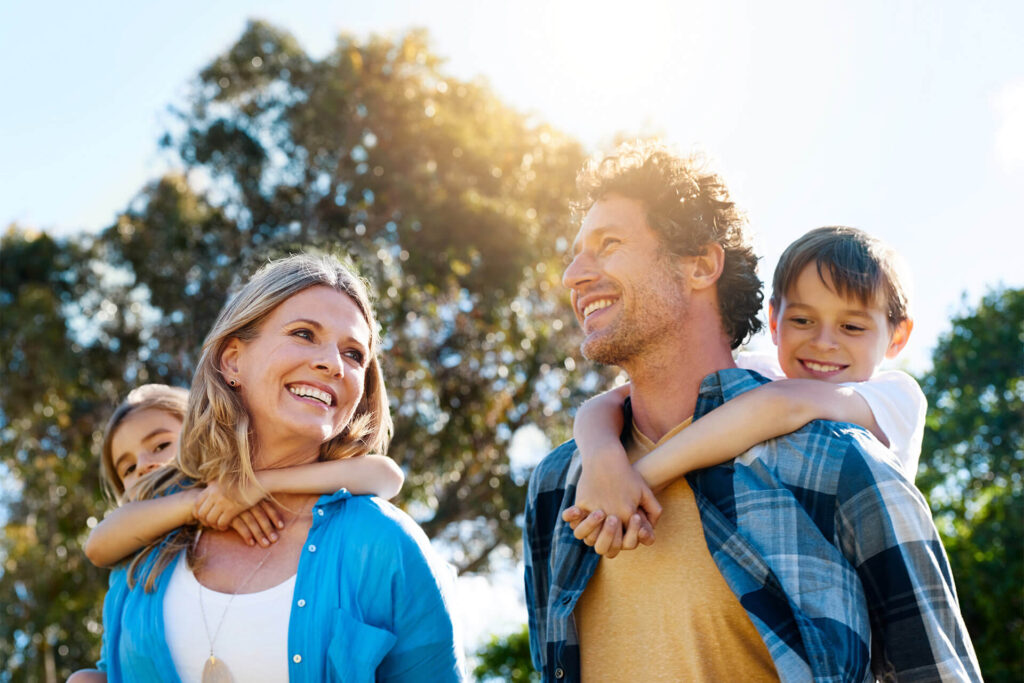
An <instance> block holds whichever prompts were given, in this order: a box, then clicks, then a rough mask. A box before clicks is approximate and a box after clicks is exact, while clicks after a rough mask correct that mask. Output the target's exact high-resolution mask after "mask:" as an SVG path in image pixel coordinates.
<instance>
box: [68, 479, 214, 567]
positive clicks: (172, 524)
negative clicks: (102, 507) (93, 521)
mask: <svg viewBox="0 0 1024 683" xmlns="http://www.w3.org/2000/svg"><path fill="white" fill-rule="evenodd" d="M199 493H200V491H199V489H185V490H184V491H178V492H177V493H172V494H170V495H167V496H160V497H159V498H153V499H150V500H140V501H135V502H132V503H126V504H124V505H122V506H121V507H119V508H117V509H116V510H114V511H113V512H111V513H110V514H109V515H107V516H106V517H105V518H104V519H103V521H102V522H100V523H99V524H98V525H96V528H95V529H93V530H92V532H91V533H90V534H89V539H88V540H87V541H86V542H85V554H86V556H87V557H88V558H89V560H90V561H91V562H92V563H93V564H95V565H96V566H98V567H110V566H113V565H115V564H117V563H118V562H120V561H121V560H123V559H124V558H126V557H128V556H129V555H131V554H132V553H134V552H135V551H136V550H139V549H140V548H144V547H146V546H147V545H149V544H150V543H152V542H153V541H155V540H156V539H158V538H160V537H161V536H163V535H164V534H166V533H167V532H169V531H171V530H173V529H177V528H178V527H179V526H182V525H184V524H188V523H189V522H192V521H193V520H194V519H195V518H194V517H193V515H192V506H193V505H194V503H195V501H196V498H197V496H198V495H199Z"/></svg>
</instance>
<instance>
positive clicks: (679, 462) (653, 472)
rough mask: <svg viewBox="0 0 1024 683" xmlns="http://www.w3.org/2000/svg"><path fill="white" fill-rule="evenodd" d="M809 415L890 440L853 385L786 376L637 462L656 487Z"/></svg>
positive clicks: (785, 431) (796, 425)
mask: <svg viewBox="0 0 1024 683" xmlns="http://www.w3.org/2000/svg"><path fill="white" fill-rule="evenodd" d="M811 420H834V421H837V422H850V423H853V424H857V425H860V426H862V427H864V428H865V429H867V430H869V431H870V432H871V433H872V434H874V435H875V436H876V437H877V438H878V439H879V440H880V441H881V442H882V443H884V444H886V445H888V441H887V440H886V438H885V434H884V433H882V430H881V429H880V428H879V427H878V424H877V423H876V422H875V418H874V415H873V414H872V412H871V408H870V406H868V403H867V401H865V400H864V399H863V397H861V396H860V395H858V394H857V392H856V391H854V390H853V389H852V388H851V387H849V386H843V385H839V384H831V383H829V382H823V381H819V380H811V379H782V380H778V381H775V382H770V383H768V384H764V385H762V386H760V387H758V388H756V389H752V390H751V391H748V392H746V393H744V394H741V395H739V396H737V397H736V398H734V399H732V400H731V401H728V402H727V403H725V404H723V405H721V406H719V407H718V408H715V409H714V410H712V411H711V412H709V413H708V414H706V415H704V416H703V417H702V418H701V419H699V420H696V421H694V422H693V424H691V425H690V426H689V427H687V428H686V429H684V430H683V431H681V432H680V433H678V434H676V435H675V436H673V437H672V438H671V439H669V440H668V441H666V442H665V443H663V444H661V445H660V446H658V447H657V448H655V449H654V450H653V451H651V452H650V453H648V454H647V455H646V456H644V457H643V458H641V459H640V460H638V461H637V462H636V463H635V464H634V467H635V468H636V470H637V471H638V472H639V473H640V475H641V476H642V477H643V478H644V480H645V481H646V482H647V483H648V484H649V485H650V486H651V488H653V489H654V490H656V491H657V490H659V489H660V488H662V487H664V486H665V485H667V484H669V483H671V482H672V481H674V480H676V479H678V478H679V477H681V476H682V475H684V474H686V473H688V472H691V471H693V470H697V469H701V468H704V467H710V466H712V465H719V464H721V463H723V462H726V461H728V460H731V459H732V458H735V457H736V456H737V455H739V454H740V453H743V452H744V451H746V450H749V449H750V448H752V447H753V446H754V445H755V444H759V443H761V442H762V441H767V440H769V439H774V438H775V437H778V436H782V435H783V434H788V433H790V432H792V431H796V430H797V429H800V428H801V427H803V426H804V425H805V424H807V423H808V422H810V421H811Z"/></svg>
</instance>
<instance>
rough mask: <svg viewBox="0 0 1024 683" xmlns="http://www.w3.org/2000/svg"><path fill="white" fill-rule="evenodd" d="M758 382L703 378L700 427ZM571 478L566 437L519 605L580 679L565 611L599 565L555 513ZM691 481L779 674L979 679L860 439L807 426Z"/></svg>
mask: <svg viewBox="0 0 1024 683" xmlns="http://www.w3.org/2000/svg"><path fill="white" fill-rule="evenodd" d="M765 381H767V380H764V379H763V378H761V377H760V375H757V374H754V373H752V372H749V371H746V370H739V369H728V370H722V371H720V372H717V373H714V374H712V375H709V376H708V377H706V378H704V381H703V383H702V384H701V388H700V396H699V398H698V401H697V407H696V410H695V411H694V418H695V419H697V418H699V417H700V416H702V415H704V414H705V413H707V412H708V411H710V410H712V409H714V408H715V407H717V406H719V405H721V404H722V403H723V402H724V401H728V400H730V399H731V398H734V397H735V396H738V395H739V394H741V393H743V392H745V391H749V390H750V389H753V388H755V387H757V386H759V385H760V384H761V383H763V382H765ZM626 417H627V421H626V423H627V425H628V424H629V423H630V419H629V418H630V416H629V413H628V409H627V415H626ZM579 476H580V460H579V455H578V452H577V451H576V446H575V444H574V443H573V442H572V441H569V442H567V443H565V444H562V445H561V446H559V447H558V448H556V449H555V450H554V451H552V452H551V453H550V454H549V455H548V456H547V457H546V458H545V459H544V460H543V461H542V462H541V463H540V464H539V465H538V466H537V468H536V469H535V470H534V472H533V475H532V476H531V478H530V488H529V494H528V498H527V503H526V522H525V537H526V538H525V547H526V602H527V606H528V608H529V615H530V650H531V653H532V656H533V663H534V666H535V667H536V668H537V669H538V670H539V671H541V672H542V673H543V676H544V680H545V681H552V680H559V681H562V680H566V681H579V680H580V663H579V640H578V635H577V631H576V625H575V622H574V620H573V610H574V608H575V607H576V601H577V600H578V599H579V597H580V595H581V594H582V593H583V591H584V589H585V588H586V586H587V581H589V580H590V577H591V576H592V575H593V573H594V570H595V569H596V568H597V563H598V560H599V556H598V555H597V554H596V553H595V552H594V551H593V549H592V548H589V547H587V546H586V545H584V544H583V543H582V542H580V541H577V540H576V539H575V538H574V537H573V535H572V530H571V529H570V528H569V525H568V524H565V523H564V522H562V519H561V513H562V511H563V510H564V509H565V508H567V507H569V506H570V505H572V503H573V500H574V499H575V496H576V482H578V481H579ZM687 479H688V480H689V482H690V486H691V487H692V488H693V493H694V497H695V498H696V501H697V507H698V509H699V511H700V516H701V522H702V523H703V526H704V536H705V539H706V541H707V544H708V549H709V550H710V551H711V556H712V558H714V560H715V563H716V564H717V566H718V569H719V571H721V573H722V576H723V577H724V578H725V581H726V583H728V585H729V587H730V588H731V589H732V590H733V592H734V593H735V594H736V596H737V597H738V598H739V600H740V604H741V605H742V606H743V608H744V609H745V610H746V612H747V614H748V615H749V616H750V619H751V621H752V622H753V623H754V626H755V627H756V628H757V630H758V632H759V633H760V634H761V637H762V638H763V639H764V642H765V645H767V647H768V651H769V653H770V654H771V656H772V659H773V661H774V662H775V668H776V671H777V672H778V674H779V678H780V679H781V680H783V681H808V680H811V679H814V680H822V681H844V682H845V681H853V682H857V683H860V682H862V681H871V680H873V679H875V678H876V677H877V678H878V679H880V680H885V681H889V680H897V679H898V680H921V681H924V680H929V681H931V680H958V681H959V680H972V681H980V680H981V673H980V671H979V670H978V663H977V658H976V657H975V654H974V648H973V647H972V645H971V641H970V638H969V636H968V634H967V630H966V628H965V627H964V623H963V619H962V617H961V616H960V608H959V605H958V604H957V598H956V591H955V588H954V586H953V578H952V575H951V574H950V569H949V563H948V561H947V559H946V554H945V550H944V549H943V547H942V543H941V542H940V540H939V536H938V533H937V532H936V530H935V526H934V524H933V523H932V519H931V514H930V513H929V510H928V507H927V505H926V504H925V501H924V498H923V497H922V496H921V493H920V492H919V491H918V490H917V489H916V488H914V486H913V485H912V484H909V483H908V482H907V480H906V478H905V477H903V476H902V475H900V473H899V466H898V464H897V463H896V460H895V458H894V457H893V455H892V454H891V453H890V452H889V451H888V450H887V449H885V448H884V447H882V446H881V445H880V444H879V443H878V442H877V441H875V440H874V439H873V438H872V437H871V436H870V435H869V434H868V433H867V432H866V431H865V430H863V429H862V428H860V427H857V426H856V425H852V424H842V423H836V422H825V421H815V422H811V423H809V424H808V425H806V426H805V427H803V428H802V429H800V430H798V431H796V432H793V433H792V434H787V435H785V436H783V437H780V438H777V439H773V440H771V441H766V442H764V443H762V444H759V445H757V446H755V447H754V448H752V449H750V450H749V451H747V452H746V453H744V454H742V455H740V456H739V457H738V458H736V459H735V460H734V461H731V462H728V463H726V464H723V465H718V466H716V467H711V468H708V469H705V470H700V471H698V472H694V473H691V474H689V475H687ZM624 675H625V678H628V674H624Z"/></svg>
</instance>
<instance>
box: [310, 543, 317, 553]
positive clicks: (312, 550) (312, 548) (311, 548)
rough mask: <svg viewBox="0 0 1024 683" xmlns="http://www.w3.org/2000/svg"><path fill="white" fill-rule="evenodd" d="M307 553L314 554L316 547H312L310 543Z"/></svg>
mask: <svg viewBox="0 0 1024 683" xmlns="http://www.w3.org/2000/svg"><path fill="white" fill-rule="evenodd" d="M309 552H311V553H315V552H316V546H315V545H313V544H312V543H310V544H309Z"/></svg>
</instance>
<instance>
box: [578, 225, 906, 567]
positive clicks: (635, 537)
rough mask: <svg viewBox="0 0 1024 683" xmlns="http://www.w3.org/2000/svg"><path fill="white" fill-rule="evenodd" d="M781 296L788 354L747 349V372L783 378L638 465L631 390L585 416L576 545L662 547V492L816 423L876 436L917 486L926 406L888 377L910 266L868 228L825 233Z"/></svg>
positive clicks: (772, 307) (776, 289) (784, 273)
mask: <svg viewBox="0 0 1024 683" xmlns="http://www.w3.org/2000/svg"><path fill="white" fill-rule="evenodd" d="M772 289H773V293H772V297H771V300H770V304H769V328H770V330H771V336H772V341H773V342H774V343H775V344H776V346H777V347H778V353H777V356H772V355H769V354H757V353H748V352H745V353H740V354H739V355H738V357H737V358H736V364H737V365H738V366H739V367H741V368H744V369H747V370H754V371H756V372H758V373H760V374H761V375H763V376H765V377H767V378H768V379H772V380H778V381H773V382H771V383H768V384H765V385H763V386H762V387H759V388H757V389H754V390H752V391H749V392H746V393H745V394H743V395H741V396H738V397H737V398H735V399H734V400H732V401H729V402H727V403H725V404H724V405H722V406H721V407H719V408H717V409H715V410H713V411H711V412H710V413H708V414H707V415H705V416H704V417H703V418H702V419H701V420H699V421H695V422H693V423H692V424H690V425H689V426H687V427H686V428H685V429H682V430H681V431H678V432H677V433H676V434H674V435H673V436H671V438H669V439H667V440H665V441H663V442H662V443H661V444H659V445H658V446H657V447H656V448H654V449H653V450H651V451H650V452H649V453H647V454H646V455H643V457H640V458H638V459H636V460H635V461H634V462H632V463H630V461H629V459H628V457H627V455H626V452H625V450H624V449H623V447H622V445H621V443H620V441H619V434H620V433H621V431H622V427H623V413H622V403H623V401H624V400H625V398H626V396H628V393H629V387H628V385H626V386H623V387H618V388H616V389H613V390H611V391H609V392H607V393H605V394H602V395H600V396H597V397H595V398H593V399H591V400H589V401H587V402H586V403H585V404H584V405H583V406H582V407H581V408H580V410H579V412H578V414H577V417H576V423H575V425H574V430H573V431H574V435H575V439H576V444H577V446H578V447H579V449H580V452H581V456H582V464H583V473H582V476H581V477H580V482H579V486H578V488H577V492H576V506H575V508H570V509H568V510H566V511H565V513H564V515H563V516H564V518H565V519H566V521H568V522H569V523H570V524H571V525H572V526H573V528H574V530H575V535H576V536H577V538H581V539H584V541H585V542H586V543H587V544H588V545H593V546H594V547H595V549H596V550H597V551H598V552H599V553H601V554H605V555H609V556H612V557H614V555H615V554H616V553H618V551H619V550H620V549H633V548H635V547H636V546H637V544H638V543H649V542H652V541H653V536H652V529H651V527H650V526H649V525H647V524H646V522H647V520H649V521H650V522H651V523H652V524H654V523H656V522H657V519H658V516H659V515H660V513H661V506H660V504H659V503H658V502H657V500H656V499H655V497H654V495H653V491H658V490H660V489H662V488H664V487H665V486H666V485H668V484H669V483H671V482H673V481H675V480H676V479H678V478H679V477H681V476H682V475H684V474H686V473H688V472H691V471H693V470H696V469H701V468H705V467H710V466H712V465H717V464H720V463H723V462H726V461H728V460H731V459H732V458H734V457H736V456H737V455H739V454H741V453H743V452H744V451H746V450H747V449H749V448H751V447H752V446H754V445H755V444H757V443H760V442H762V441H766V440H768V439H772V438H776V437H779V436H781V435H783V434H788V433H789V432H792V431H795V430H797V429H799V428H800V427H802V426H804V425H805V424H807V423H808V422H810V421H812V420H816V419H824V420H833V421H837V422H848V423H853V424H857V425H860V426H862V427H864V428H866V429H867V430H869V431H870V432H871V433H872V434H873V435H874V436H875V437H876V438H877V439H878V440H879V441H881V442H882V443H883V444H885V445H886V446H888V447H889V450H890V451H891V453H892V454H893V455H894V456H895V458H896V461H897V462H898V468H899V470H900V471H901V472H902V473H903V474H904V475H905V476H906V477H907V479H909V480H910V481H913V479H914V475H915V473H916V471H917V465H918V459H919V457H920V453H921V437H922V434H923V430H924V417H925V408H926V402H925V398H924V395H923V394H922V392H921V389H920V387H919V386H918V385H917V382H916V381H915V380H914V379H913V378H912V377H910V376H909V375H908V374H906V373H905V372H901V371H898V370H886V371H883V370H880V369H879V366H880V365H881V364H882V362H883V361H884V360H885V359H887V358H889V359H891V358H895V357H896V355H897V354H899V352H900V351H901V350H902V349H903V347H904V346H905V345H906V343H907V340H908V339H909V337H910V333H911V330H912V329H913V320H912V319H911V317H910V314H909V310H908V293H907V282H906V275H905V273H904V268H903V264H902V259H900V258H899V256H898V255H897V254H896V253H895V252H894V251H893V250H892V249H891V248H889V247H888V246H886V245H885V244H883V243H882V242H881V241H879V240H877V239H875V238H873V237H871V236H870V235H868V234H867V233H865V232H863V231H861V230H857V229H855V228H847V227H826V228H818V229H816V230H812V231H810V232H808V233H807V234H805V235H804V236H802V237H800V238H799V239H798V240H796V241H795V242H794V243H792V244H791V245H790V246H789V247H788V248H787V249H786V250H785V252H784V253H783V254H782V256H781V258H780V260H779V263H778V266H777V268H776V270H775V275H774V278H773V281H772ZM645 518H646V519H645ZM624 526H625V527H626V528H625V529H623V527H624ZM623 532H625V533H623Z"/></svg>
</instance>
